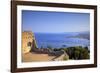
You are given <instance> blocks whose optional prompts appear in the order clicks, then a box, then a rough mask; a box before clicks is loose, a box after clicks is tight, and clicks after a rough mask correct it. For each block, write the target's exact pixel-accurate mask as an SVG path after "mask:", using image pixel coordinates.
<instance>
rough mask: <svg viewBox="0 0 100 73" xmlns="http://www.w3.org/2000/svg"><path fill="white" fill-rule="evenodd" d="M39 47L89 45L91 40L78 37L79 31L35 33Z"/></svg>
mask: <svg viewBox="0 0 100 73" xmlns="http://www.w3.org/2000/svg"><path fill="white" fill-rule="evenodd" d="M34 34H35V39H36V43H37V45H38V48H41V47H42V48H47V47H48V46H49V47H52V48H64V47H74V46H82V47H86V46H87V47H89V46H90V40H89V39H86V38H81V37H79V38H76V37H73V36H77V35H78V34H79V33H75V32H74V33H72V32H71V33H34Z"/></svg>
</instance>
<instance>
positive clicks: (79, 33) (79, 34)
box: [67, 32, 90, 40]
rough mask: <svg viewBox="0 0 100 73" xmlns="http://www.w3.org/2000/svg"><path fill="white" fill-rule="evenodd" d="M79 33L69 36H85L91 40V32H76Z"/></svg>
mask: <svg viewBox="0 0 100 73" xmlns="http://www.w3.org/2000/svg"><path fill="white" fill-rule="evenodd" d="M76 33H77V35H73V36H69V37H67V38H84V39H88V40H90V33H89V32H76Z"/></svg>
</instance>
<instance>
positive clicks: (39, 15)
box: [22, 10, 90, 33]
mask: <svg viewBox="0 0 100 73" xmlns="http://www.w3.org/2000/svg"><path fill="white" fill-rule="evenodd" d="M89 29H90V14H89V13H75V12H73V13H72V12H51V11H49V12H48V11H31V10H22V30H23V31H32V32H35V33H63V32H84V31H89Z"/></svg>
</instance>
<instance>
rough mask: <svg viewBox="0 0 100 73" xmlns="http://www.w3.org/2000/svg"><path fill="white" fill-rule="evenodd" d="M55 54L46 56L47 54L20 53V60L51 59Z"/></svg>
mask: <svg viewBox="0 0 100 73" xmlns="http://www.w3.org/2000/svg"><path fill="white" fill-rule="evenodd" d="M55 57H56V56H48V54H37V53H31V52H29V53H26V54H23V55H22V62H34V61H52V59H53V58H55Z"/></svg>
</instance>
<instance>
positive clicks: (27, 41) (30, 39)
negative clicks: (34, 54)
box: [22, 31, 37, 53]
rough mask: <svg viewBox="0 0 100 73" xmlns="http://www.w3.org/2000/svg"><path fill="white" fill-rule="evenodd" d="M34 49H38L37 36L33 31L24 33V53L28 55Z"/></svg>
mask: <svg viewBox="0 0 100 73" xmlns="http://www.w3.org/2000/svg"><path fill="white" fill-rule="evenodd" d="M33 48H37V44H36V40H35V35H34V34H33V33H32V32H31V31H24V32H22V53H27V52H29V51H30V50H31V49H33Z"/></svg>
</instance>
